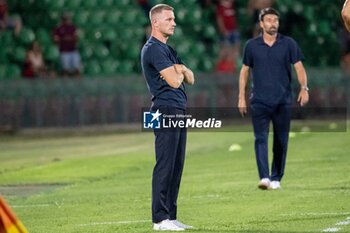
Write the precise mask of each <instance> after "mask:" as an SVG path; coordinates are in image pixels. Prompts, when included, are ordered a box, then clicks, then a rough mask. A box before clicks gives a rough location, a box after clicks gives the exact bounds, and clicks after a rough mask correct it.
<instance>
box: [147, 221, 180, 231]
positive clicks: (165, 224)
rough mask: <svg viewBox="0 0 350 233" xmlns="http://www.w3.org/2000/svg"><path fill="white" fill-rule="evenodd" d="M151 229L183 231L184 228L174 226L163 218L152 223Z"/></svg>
mask: <svg viewBox="0 0 350 233" xmlns="http://www.w3.org/2000/svg"><path fill="white" fill-rule="evenodd" d="M153 230H156V231H184V230H185V229H184V228H182V227H178V226H176V225H175V224H174V223H172V221H170V220H169V219H165V220H163V221H161V222H159V223H154V224H153Z"/></svg>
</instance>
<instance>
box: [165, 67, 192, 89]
mask: <svg viewBox="0 0 350 233" xmlns="http://www.w3.org/2000/svg"><path fill="white" fill-rule="evenodd" d="M160 75H161V77H162V78H163V79H164V80H165V81H166V82H167V83H168V85H169V86H171V87H173V88H179V87H180V86H181V84H182V82H185V83H187V84H190V85H193V84H194V74H193V72H192V70H190V69H189V68H187V67H186V66H185V65H183V64H174V65H173V66H170V67H168V68H165V69H164V70H162V71H160Z"/></svg>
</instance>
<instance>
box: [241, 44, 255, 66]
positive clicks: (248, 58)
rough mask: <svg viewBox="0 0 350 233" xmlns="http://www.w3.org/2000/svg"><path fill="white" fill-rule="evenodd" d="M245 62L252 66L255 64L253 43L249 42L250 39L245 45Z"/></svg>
mask: <svg viewBox="0 0 350 233" xmlns="http://www.w3.org/2000/svg"><path fill="white" fill-rule="evenodd" d="M243 64H244V65H246V66H249V67H251V68H252V67H253V66H254V59H253V54H252V49H251V44H250V43H249V41H248V42H247V43H246V45H245V47H244V52H243Z"/></svg>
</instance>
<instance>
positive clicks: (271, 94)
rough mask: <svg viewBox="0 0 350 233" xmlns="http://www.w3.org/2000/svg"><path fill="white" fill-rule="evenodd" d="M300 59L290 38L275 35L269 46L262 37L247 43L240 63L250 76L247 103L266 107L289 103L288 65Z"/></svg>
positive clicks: (302, 58) (289, 70) (293, 41)
mask: <svg viewBox="0 0 350 233" xmlns="http://www.w3.org/2000/svg"><path fill="white" fill-rule="evenodd" d="M302 60H304V55H303V53H302V51H301V49H300V48H299V46H298V44H297V43H296V42H295V40H293V39H292V38H290V37H287V36H283V35H281V34H278V36H277V40H276V42H275V43H274V44H273V45H272V46H271V47H270V46H269V45H267V44H266V43H265V42H264V40H263V37H262V35H261V36H258V37H256V38H253V39H250V40H249V41H247V43H246V46H245V49H244V55H243V64H244V65H246V66H249V67H250V68H251V70H252V75H253V87H252V97H251V102H252V103H254V102H259V103H263V104H267V105H275V104H289V103H292V88H291V79H292V73H291V69H292V67H291V64H295V63H297V62H299V61H302Z"/></svg>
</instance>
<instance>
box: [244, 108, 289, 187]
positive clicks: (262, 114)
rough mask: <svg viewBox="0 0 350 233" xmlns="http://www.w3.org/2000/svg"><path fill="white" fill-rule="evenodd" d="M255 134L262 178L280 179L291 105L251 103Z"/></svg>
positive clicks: (257, 161)
mask: <svg viewBox="0 0 350 233" xmlns="http://www.w3.org/2000/svg"><path fill="white" fill-rule="evenodd" d="M251 113H252V122H253V128H254V136H255V157H256V163H257V166H258V172H259V177H260V179H262V178H270V179H271V180H273V181H280V180H281V179H282V177H283V174H284V168H285V164H286V157H287V148H288V138H289V130H290V121H291V105H290V104H279V105H275V106H269V105H264V104H261V103H252V104H251ZM270 122H272V125H273V160H272V167H271V174H270V173H269V161H268V136H269V126H270Z"/></svg>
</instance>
